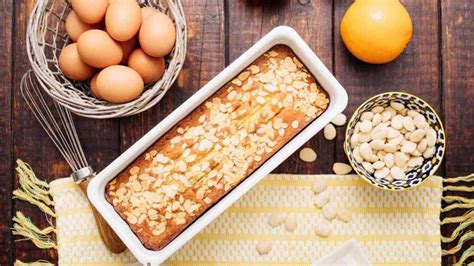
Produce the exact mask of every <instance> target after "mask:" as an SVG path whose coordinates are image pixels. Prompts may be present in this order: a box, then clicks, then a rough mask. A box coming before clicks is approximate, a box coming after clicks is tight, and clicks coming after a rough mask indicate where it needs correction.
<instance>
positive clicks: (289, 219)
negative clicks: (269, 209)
mask: <svg viewBox="0 0 474 266" xmlns="http://www.w3.org/2000/svg"><path fill="white" fill-rule="evenodd" d="M296 226H297V223H296V218H295V217H294V216H292V215H290V216H286V218H285V228H286V231H288V232H293V231H295V229H296Z"/></svg>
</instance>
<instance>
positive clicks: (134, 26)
mask: <svg viewBox="0 0 474 266" xmlns="http://www.w3.org/2000/svg"><path fill="white" fill-rule="evenodd" d="M141 24H142V12H141V11H140V6H139V5H138V4H137V2H135V1H114V2H112V3H111V4H110V6H109V8H108V9H107V13H106V14H105V26H106V28H107V32H108V33H109V34H110V36H111V37H112V38H114V39H115V40H117V41H120V42H124V41H128V40H130V39H131V38H133V36H135V35H136V34H137V32H138V30H139V29H140V25H141Z"/></svg>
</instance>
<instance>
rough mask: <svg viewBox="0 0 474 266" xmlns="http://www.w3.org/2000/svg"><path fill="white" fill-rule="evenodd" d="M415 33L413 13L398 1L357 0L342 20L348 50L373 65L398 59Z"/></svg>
mask: <svg viewBox="0 0 474 266" xmlns="http://www.w3.org/2000/svg"><path fill="white" fill-rule="evenodd" d="M412 33H413V25H412V22H411V18H410V14H408V11H407V10H406V9H405V7H404V6H403V5H402V4H401V3H400V2H399V1H398V0H355V1H354V3H352V5H351V6H350V7H349V8H348V9H347V11H346V14H344V17H343V18H342V21H341V36H342V40H343V41H344V44H345V45H346V47H347V49H349V51H350V52H351V53H352V54H353V55H354V56H355V57H357V58H359V59H360V60H362V61H364V62H367V63H371V64H384V63H388V62H390V61H392V60H394V59H395V58H397V57H398V56H399V55H400V54H401V53H402V52H403V50H404V49H405V46H406V45H407V44H408V42H409V41H410V39H411V36H412Z"/></svg>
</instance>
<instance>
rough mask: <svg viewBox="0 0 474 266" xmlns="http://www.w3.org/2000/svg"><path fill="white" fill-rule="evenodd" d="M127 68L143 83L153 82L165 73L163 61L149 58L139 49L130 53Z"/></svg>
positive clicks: (158, 58) (160, 58)
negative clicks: (139, 77) (132, 70)
mask: <svg viewBox="0 0 474 266" xmlns="http://www.w3.org/2000/svg"><path fill="white" fill-rule="evenodd" d="M128 66H129V67H131V68H133V69H134V70H135V71H137V72H138V74H140V76H141V77H142V79H143V82H145V83H150V82H155V81H157V80H159V79H160V78H161V77H162V76H163V73H165V59H164V58H163V57H151V56H149V55H147V54H146V53H145V52H143V50H142V49H140V48H137V49H135V50H134V51H133V52H132V54H131V55H130V58H129V59H128Z"/></svg>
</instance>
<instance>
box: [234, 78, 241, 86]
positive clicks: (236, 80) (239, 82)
mask: <svg viewBox="0 0 474 266" xmlns="http://www.w3.org/2000/svg"><path fill="white" fill-rule="evenodd" d="M232 84H235V85H237V86H241V85H242V81H240V80H238V79H233V80H232Z"/></svg>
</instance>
